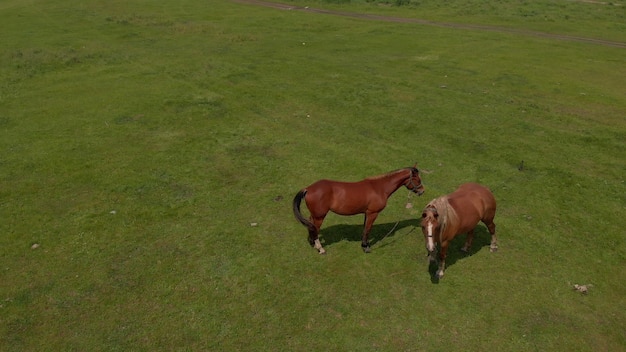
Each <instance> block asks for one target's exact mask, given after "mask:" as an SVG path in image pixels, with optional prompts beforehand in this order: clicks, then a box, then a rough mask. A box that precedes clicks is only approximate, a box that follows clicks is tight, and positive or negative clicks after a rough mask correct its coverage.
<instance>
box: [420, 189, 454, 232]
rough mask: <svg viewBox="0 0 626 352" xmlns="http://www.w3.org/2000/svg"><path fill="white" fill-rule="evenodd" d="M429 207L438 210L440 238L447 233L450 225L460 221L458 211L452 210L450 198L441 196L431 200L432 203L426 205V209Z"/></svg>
mask: <svg viewBox="0 0 626 352" xmlns="http://www.w3.org/2000/svg"><path fill="white" fill-rule="evenodd" d="M429 207H432V208H435V209H437V213H438V214H439V229H440V232H439V234H440V236H441V235H442V234H444V233H445V232H446V229H447V228H448V225H450V224H452V223H456V222H458V220H459V218H458V215H457V214H456V211H455V210H454V208H452V205H450V202H448V196H441V197H439V198H436V199H433V200H431V201H430V203H428V205H426V208H429Z"/></svg>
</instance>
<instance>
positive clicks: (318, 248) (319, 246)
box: [315, 238, 326, 254]
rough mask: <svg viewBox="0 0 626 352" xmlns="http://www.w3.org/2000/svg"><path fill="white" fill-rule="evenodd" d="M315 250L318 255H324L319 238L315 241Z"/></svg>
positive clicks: (324, 251)
mask: <svg viewBox="0 0 626 352" xmlns="http://www.w3.org/2000/svg"><path fill="white" fill-rule="evenodd" d="M315 249H317V250H318V251H319V252H320V254H326V250H325V249H324V248H323V247H322V243H321V242H320V239H319V238H318V239H316V240H315Z"/></svg>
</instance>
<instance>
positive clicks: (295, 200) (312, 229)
mask: <svg viewBox="0 0 626 352" xmlns="http://www.w3.org/2000/svg"><path fill="white" fill-rule="evenodd" d="M305 195H306V189H303V190H301V191H300V192H298V194H296V196H295V197H294V198H293V215H295V216H296V219H297V220H298V221H300V223H301V224H302V225H304V226H306V227H307V229H308V230H309V234H312V233H315V225H313V223H312V222H310V221H309V220H308V219H307V218H305V217H304V216H303V215H302V213H301V212H300V203H302V198H304V196H305Z"/></svg>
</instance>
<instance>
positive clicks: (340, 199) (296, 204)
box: [293, 166, 424, 254]
mask: <svg viewBox="0 0 626 352" xmlns="http://www.w3.org/2000/svg"><path fill="white" fill-rule="evenodd" d="M401 186H405V187H406V188H408V189H409V190H411V191H413V192H415V193H417V194H418V195H422V193H424V186H423V185H422V180H421V178H420V174H419V170H418V169H417V168H416V167H415V166H413V167H407V168H404V169H399V170H396V171H392V172H389V173H387V174H384V175H381V176H375V177H369V178H366V179H364V180H362V181H359V182H341V181H330V180H319V181H317V182H315V183H313V184H312V185H310V186H308V187H306V188H303V189H302V190H300V192H298V193H297V194H296V196H295V197H294V199H293V213H294V215H295V216H296V219H297V220H298V221H300V223H301V224H302V225H304V226H306V227H307V229H308V230H309V243H310V244H311V245H312V246H314V247H315V248H316V249H317V250H318V251H319V253H320V254H325V253H326V250H324V248H323V247H322V244H321V242H320V240H319V232H320V227H321V226H322V222H323V221H324V218H325V217H326V214H328V212H329V211H332V212H334V213H336V214H339V215H355V214H365V221H364V228H363V235H362V237H361V248H363V251H364V252H365V253H369V252H370V251H371V249H370V244H369V241H368V236H369V233H370V230H371V228H372V225H373V224H374V220H376V217H377V216H378V214H379V213H380V212H381V211H382V210H383V209H385V206H386V205H387V199H388V198H389V197H390V196H391V195H392V194H393V193H394V192H395V191H396V190H398V188H400V187H401ZM302 199H304V200H305V202H306V206H307V208H308V209H309V213H310V214H311V216H310V220H309V219H306V218H305V217H304V216H303V215H302V213H301V212H300V203H301V202H302Z"/></svg>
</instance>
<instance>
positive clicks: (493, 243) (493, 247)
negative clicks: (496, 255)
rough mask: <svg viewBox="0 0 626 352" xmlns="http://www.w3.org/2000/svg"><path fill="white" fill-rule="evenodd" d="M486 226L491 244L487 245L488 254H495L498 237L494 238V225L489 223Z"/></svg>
mask: <svg viewBox="0 0 626 352" xmlns="http://www.w3.org/2000/svg"><path fill="white" fill-rule="evenodd" d="M485 225H487V229H489V233H490V234H491V244H490V245H489V251H490V252H496V251H497V250H498V237H497V236H496V224H495V223H494V222H493V221H491V222H490V223H489V224H485Z"/></svg>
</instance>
